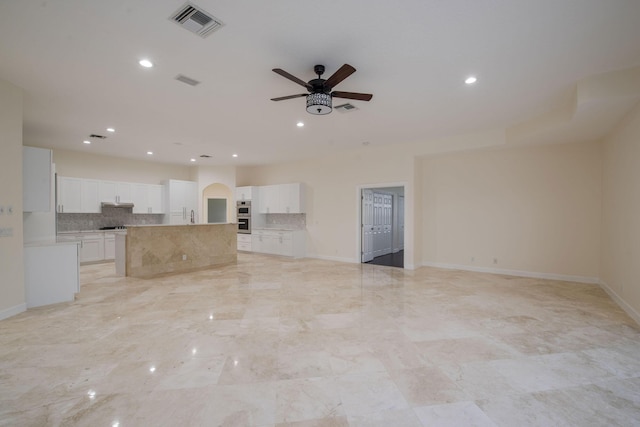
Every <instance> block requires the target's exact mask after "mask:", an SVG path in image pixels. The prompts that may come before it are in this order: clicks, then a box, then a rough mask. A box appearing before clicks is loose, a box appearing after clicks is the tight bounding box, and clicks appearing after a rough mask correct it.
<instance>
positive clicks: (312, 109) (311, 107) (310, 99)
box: [307, 93, 332, 115]
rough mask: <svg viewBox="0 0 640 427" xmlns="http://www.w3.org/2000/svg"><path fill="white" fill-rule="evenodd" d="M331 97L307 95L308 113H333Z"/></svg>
mask: <svg viewBox="0 0 640 427" xmlns="http://www.w3.org/2000/svg"><path fill="white" fill-rule="evenodd" d="M331 110H332V108H331V95H330V94H328V93H311V94H309V95H307V112H308V113H311V114H318V115H323V114H329V113H330V112H331Z"/></svg>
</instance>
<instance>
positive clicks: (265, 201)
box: [260, 183, 306, 214]
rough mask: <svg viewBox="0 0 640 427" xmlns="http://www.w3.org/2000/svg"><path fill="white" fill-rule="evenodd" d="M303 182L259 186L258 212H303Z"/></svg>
mask: <svg viewBox="0 0 640 427" xmlns="http://www.w3.org/2000/svg"><path fill="white" fill-rule="evenodd" d="M304 202H305V194H304V184H302V183H294V184H280V185H265V186H263V187H260V213H264V214H267V213H305V212H306V210H305V203H304Z"/></svg>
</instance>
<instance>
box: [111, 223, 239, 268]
mask: <svg viewBox="0 0 640 427" xmlns="http://www.w3.org/2000/svg"><path fill="white" fill-rule="evenodd" d="M237 231H238V226H237V225H236V224H188V225H135V226H127V230H126V232H120V233H116V273H117V274H119V275H121V276H131V277H140V278H149V277H154V276H158V275H162V274H167V273H184V272H189V271H196V270H202V269H206V268H212V267H215V266H219V265H225V264H231V263H236V262H237V259H238V253H237V240H236V239H237Z"/></svg>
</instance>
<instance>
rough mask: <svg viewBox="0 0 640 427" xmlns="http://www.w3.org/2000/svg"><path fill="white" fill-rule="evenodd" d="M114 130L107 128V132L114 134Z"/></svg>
mask: <svg viewBox="0 0 640 427" xmlns="http://www.w3.org/2000/svg"><path fill="white" fill-rule="evenodd" d="M115 131H116V130H115V129H114V128H107V132H115Z"/></svg>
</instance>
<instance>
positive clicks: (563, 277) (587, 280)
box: [422, 262, 600, 285]
mask: <svg viewBox="0 0 640 427" xmlns="http://www.w3.org/2000/svg"><path fill="white" fill-rule="evenodd" d="M422 265H423V266H425V267H436V268H445V269H447V270H464V271H476V272H479V273H492V274H502V275H505V276H518V277H533V278H535V279H549V280H562V281H565V282H578V283H589V284H592V285H598V284H600V279H598V278H597V277H585V276H570V275H566V274H554V273H539V272H535V271H522V270H507V269H502V268H491V267H474V266H472V265H461V264H444V263H439V262H423V263H422Z"/></svg>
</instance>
